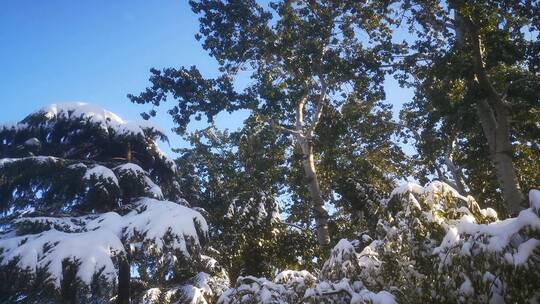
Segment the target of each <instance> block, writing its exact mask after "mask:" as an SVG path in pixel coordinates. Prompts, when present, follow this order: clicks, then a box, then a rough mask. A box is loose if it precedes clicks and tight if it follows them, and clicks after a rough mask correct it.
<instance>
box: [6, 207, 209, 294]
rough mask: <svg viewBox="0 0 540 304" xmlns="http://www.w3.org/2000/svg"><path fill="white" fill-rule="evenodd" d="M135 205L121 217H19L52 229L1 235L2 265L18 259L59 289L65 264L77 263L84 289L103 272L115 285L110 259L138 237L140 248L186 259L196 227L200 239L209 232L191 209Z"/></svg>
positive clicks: (108, 215) (204, 223)
mask: <svg viewBox="0 0 540 304" xmlns="http://www.w3.org/2000/svg"><path fill="white" fill-rule="evenodd" d="M136 206H137V208H136V209H135V210H132V211H131V212H129V213H127V214H126V215H124V216H121V215H119V214H118V213H116V212H108V213H104V214H101V215H92V216H83V217H64V218H52V217H35V218H21V219H19V220H18V222H24V221H27V222H36V223H37V222H39V223H43V224H47V225H50V227H49V228H50V230H47V231H45V232H42V233H39V234H33V235H25V236H14V235H13V234H10V233H8V234H4V235H0V249H2V250H0V252H1V254H0V260H2V264H3V265H5V264H7V263H9V262H10V261H12V260H14V259H16V258H20V259H19V261H18V264H17V265H18V266H19V267H20V268H21V269H29V270H30V271H32V272H35V271H37V270H38V269H40V268H44V269H47V272H48V273H49V274H50V275H51V278H52V279H53V282H54V284H55V285H56V286H57V287H59V284H60V281H61V279H62V261H63V260H64V259H69V260H71V261H77V262H80V263H81V264H80V266H79V268H78V271H77V277H79V278H80V279H81V280H82V281H83V282H84V283H86V284H89V283H90V281H91V279H92V276H93V275H94V274H95V273H96V272H97V271H99V270H101V269H102V268H103V272H102V275H103V276H104V278H105V279H106V280H108V281H114V280H115V278H116V273H117V270H116V268H115V266H114V262H113V260H114V257H115V256H118V255H119V254H122V253H124V248H130V247H132V246H130V245H133V243H134V242H135V243H137V242H140V241H141V240H139V239H137V237H140V236H142V237H143V239H142V241H143V243H144V244H145V245H144V246H142V248H145V249H147V250H154V251H164V250H170V249H178V250H180V251H181V252H182V253H183V254H185V255H186V256H189V252H188V250H187V243H188V242H191V240H192V241H193V242H194V245H198V244H200V243H199V238H198V234H197V228H196V225H198V226H199V228H200V231H201V232H202V233H203V234H206V233H207V230H208V227H207V224H206V221H205V220H204V218H203V217H202V215H200V214H199V213H198V212H196V211H194V210H192V209H190V208H187V207H184V206H182V205H179V204H176V203H173V202H169V201H158V200H155V199H150V198H143V199H141V200H139V201H138V202H137V203H136ZM61 227H63V228H61ZM56 228H59V229H62V231H59V230H57V229H56ZM168 236H172V238H171V239H172V240H171V241H170V242H167V244H166V246H167V248H165V239H167V237H168ZM169 240H170V239H167V241H169ZM122 241H124V242H127V243H128V244H123V243H122ZM133 247H139V248H140V246H133Z"/></svg>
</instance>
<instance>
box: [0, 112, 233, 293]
mask: <svg viewBox="0 0 540 304" xmlns="http://www.w3.org/2000/svg"><path fill="white" fill-rule="evenodd" d="M158 139H162V140H166V137H165V135H164V133H163V131H161V130H160V129H159V128H158V127H156V126H152V125H150V124H148V123H131V122H125V121H124V120H122V119H121V118H120V117H118V116H117V115H115V114H114V113H111V112H109V111H106V110H104V109H101V108H99V107H95V106H91V105H88V104H84V103H69V104H53V105H51V106H49V107H45V108H43V109H41V110H39V111H37V112H35V113H32V114H30V115H29V116H27V117H26V118H25V119H23V120H22V121H21V122H19V123H17V124H14V125H3V126H2V127H1V129H0V142H1V145H2V149H1V150H0V151H1V152H0V153H1V154H0V158H1V160H0V209H1V212H2V213H1V217H0V225H1V228H0V229H1V230H0V302H10V303H44V302H63V303H90V302H92V303H94V302H100V303H102V302H116V303H129V302H130V300H132V301H133V303H139V302H141V301H143V302H145V303H157V302H159V303H167V302H172V301H178V300H180V299H184V300H187V299H189V300H191V299H193V300H194V301H204V300H205V298H206V299H211V298H213V297H215V296H217V295H218V294H219V292H220V290H221V289H222V288H223V287H224V286H226V284H227V279H226V276H225V274H224V272H223V271H222V270H221V269H219V266H216V265H215V263H214V262H215V261H213V260H212V259H210V258H208V257H207V256H205V255H203V254H202V250H203V249H204V245H205V242H206V240H207V224H206V221H205V219H204V218H203V217H202V215H201V214H200V213H198V212H197V211H195V210H193V209H191V208H190V207H189V204H188V203H187V202H186V201H185V200H183V199H181V198H180V191H179V187H178V184H177V183H176V182H175V179H174V175H175V172H176V166H175V163H174V162H173V161H171V160H169V159H168V158H167V157H166V156H165V155H164V154H163V153H162V152H161V151H160V150H159V148H158V146H157V144H156V140H158ZM209 273H210V274H211V275H210V274H209ZM214 274H215V276H214ZM159 299H162V300H163V301H161V300H159ZM197 299H198V300H197Z"/></svg>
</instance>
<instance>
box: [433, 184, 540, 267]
mask: <svg viewBox="0 0 540 304" xmlns="http://www.w3.org/2000/svg"><path fill="white" fill-rule="evenodd" d="M539 193H540V192H538V191H537V190H531V191H530V197H529V199H530V202H531V208H528V209H525V210H522V211H521V212H520V213H519V215H518V216H517V217H513V218H507V219H504V220H495V221H493V222H491V223H488V224H478V223H476V222H475V218H474V217H473V216H472V215H471V214H465V215H463V216H462V217H461V218H460V219H459V220H456V221H453V222H451V223H449V225H448V227H447V228H446V235H445V237H444V238H443V241H442V242H441V244H440V246H439V247H436V248H435V249H434V250H433V254H438V255H439V256H440V257H441V261H442V262H441V263H450V261H449V260H447V259H446V258H445V256H447V253H446V252H447V251H448V250H451V249H452V248H456V247H461V249H460V254H461V255H470V254H471V249H472V248H473V247H474V248H476V250H478V249H479V250H481V251H486V252H491V253H503V254H504V259H505V260H506V262H508V263H509V264H513V265H515V266H519V265H523V264H525V263H526V262H527V261H528V260H529V257H530V256H531V255H532V253H533V251H534V250H535V249H536V248H537V247H538V246H539V245H540V241H539V240H537V239H534V238H532V239H529V240H527V241H526V242H524V241H523V238H522V237H521V235H520V232H521V231H523V230H525V229H531V230H535V231H538V230H540V218H539V217H538V214H537V213H536V212H535V211H534V207H535V203H536V200H537V199H538V197H537V195H538V194H539ZM480 213H481V214H482V215H484V216H489V217H492V218H495V219H496V218H497V214H496V212H495V211H493V210H492V209H484V210H480ZM516 247H517V248H516ZM444 261H446V262H444ZM441 266H442V265H441Z"/></svg>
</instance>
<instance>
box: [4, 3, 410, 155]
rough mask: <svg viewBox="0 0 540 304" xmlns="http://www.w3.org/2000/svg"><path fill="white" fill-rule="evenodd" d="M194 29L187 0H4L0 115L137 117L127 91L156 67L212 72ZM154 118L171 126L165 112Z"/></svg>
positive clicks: (398, 97)
mask: <svg viewBox="0 0 540 304" xmlns="http://www.w3.org/2000/svg"><path fill="white" fill-rule="evenodd" d="M197 29H198V21H197V16H195V15H194V14H193V12H192V11H191V10H190V8H189V5H188V3H187V1H185V0H159V1H148V0H145V1H143V0H129V1H128V0H115V1H106V0H94V1H72V0H71V1H68V0H50V1H38V0H34V1H29V0H3V1H1V2H0V63H1V68H2V71H1V73H0V105H1V107H0V108H1V111H0V122H15V121H18V120H20V119H22V118H23V117H24V116H26V115H27V114H28V113H30V112H32V111H34V110H36V109H39V108H40V107H42V106H45V105H48V104H51V103H54V102H66V101H85V102H89V103H94V104H98V105H101V106H103V107H105V108H106V109H108V110H111V111H113V112H115V113H116V114H118V115H120V116H121V117H123V118H125V119H128V120H135V119H139V118H140V116H139V113H140V112H142V111H144V110H146V109H147V107H145V106H140V105H134V104H132V103H131V102H129V100H128V99H127V98H126V94H127V93H139V92H140V91H142V90H143V89H144V88H146V86H147V85H148V76H149V69H150V68H151V67H156V68H163V67H170V66H173V67H178V66H182V65H184V66H190V65H196V66H198V67H199V69H200V70H201V71H202V72H203V73H204V74H205V75H206V76H213V75H215V72H216V67H217V66H216V63H215V60H214V59H213V58H211V57H210V56H208V54H207V53H206V52H205V51H204V50H203V49H202V47H201V46H200V44H199V43H198V42H197V41H196V40H195V38H194V34H195V33H196V32H197ZM387 87H388V89H387V95H388V101H390V102H392V103H393V104H394V105H395V106H394V107H395V108H396V110H397V109H399V108H400V106H401V104H402V103H403V102H405V101H407V99H409V98H410V95H411V93H410V91H407V90H403V89H400V88H398V87H397V85H396V84H395V83H394V82H393V81H392V82H390V83H388V86H387ZM239 117H241V116H238V117H235V118H239ZM238 120H239V119H230V118H227V117H222V119H219V120H218V121H217V124H218V126H219V127H229V128H231V127H232V128H234V127H236V126H238ZM154 121H155V122H156V123H158V124H159V125H161V126H162V127H163V128H164V129H165V130H170V129H171V128H172V121H171V119H170V117H169V116H167V115H166V114H164V113H160V114H158V117H157V119H155V120H154ZM195 127H197V126H195ZM169 137H170V139H171V144H172V146H174V147H177V146H179V145H184V143H183V142H182V141H181V139H180V138H179V137H178V136H177V135H174V134H172V132H171V133H170V134H169ZM163 148H164V150H165V151H166V152H170V150H169V149H168V148H167V147H163Z"/></svg>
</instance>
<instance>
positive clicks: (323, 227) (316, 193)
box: [299, 138, 330, 250]
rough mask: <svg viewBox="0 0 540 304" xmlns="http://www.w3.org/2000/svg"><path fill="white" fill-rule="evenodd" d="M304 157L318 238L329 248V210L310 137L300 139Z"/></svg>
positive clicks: (321, 244) (303, 163) (322, 247)
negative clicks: (325, 201) (320, 182)
mask: <svg viewBox="0 0 540 304" xmlns="http://www.w3.org/2000/svg"><path fill="white" fill-rule="evenodd" d="M299 145H300V148H301V149H302V154H303V156H304V159H303V161H302V165H303V167H304V174H305V175H306V180H307V186H308V189H309V193H310V195H311V199H312V204H313V211H314V212H315V226H316V230H317V240H318V242H319V246H320V248H321V249H323V250H327V249H328V246H329V245H330V233H329V232H328V212H327V211H326V209H325V208H324V199H323V196H322V193H321V188H320V187H319V179H318V178H317V170H316V169H315V159H314V156H313V146H312V145H311V143H310V142H309V140H308V139H306V138H303V139H301V140H300V141H299Z"/></svg>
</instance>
